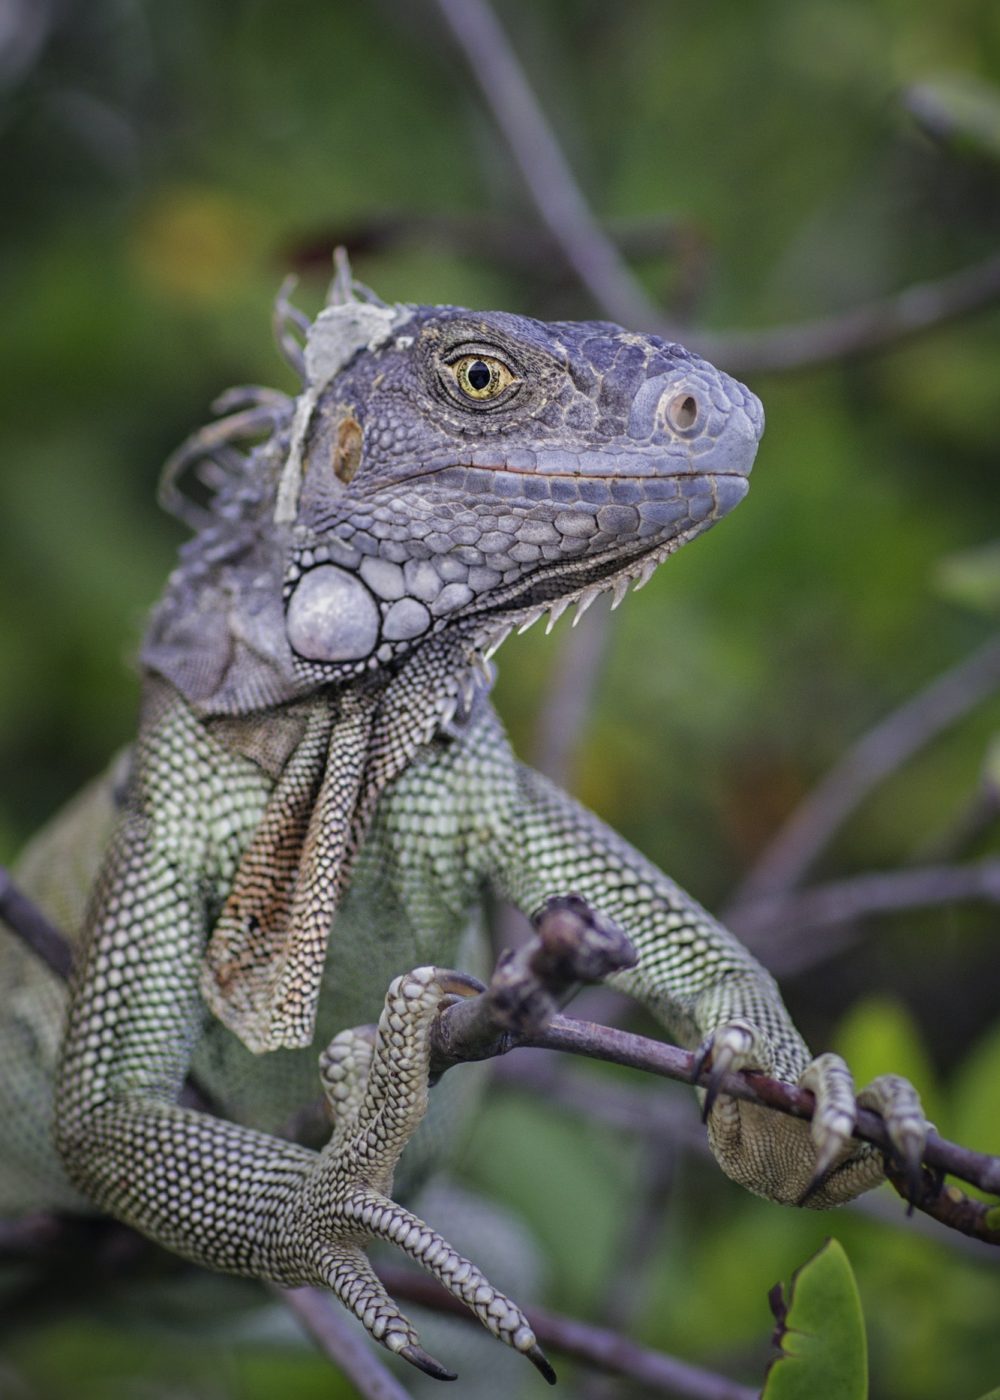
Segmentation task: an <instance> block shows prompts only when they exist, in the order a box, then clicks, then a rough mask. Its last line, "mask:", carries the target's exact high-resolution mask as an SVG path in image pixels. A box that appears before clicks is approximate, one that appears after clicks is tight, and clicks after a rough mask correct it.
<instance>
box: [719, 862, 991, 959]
mask: <svg viewBox="0 0 1000 1400" xmlns="http://www.w3.org/2000/svg"><path fill="white" fill-rule="evenodd" d="M963 900H982V901H984V902H986V903H990V904H1000V859H996V858H991V859H988V860H981V861H976V862H974V863H971V864H969V865H925V866H920V867H917V868H915V869H912V870H908V869H904V870H890V871H885V872H881V871H876V872H875V873H871V874H864V875H854V876H852V877H850V878H849V879H845V880H830V881H828V882H826V883H824V884H821V885H812V886H810V887H809V888H807V889H804V890H790V891H788V892H787V893H784V894H780V893H779V894H772V895H761V896H760V897H759V898H757V899H753V900H749V901H747V902H746V903H743V904H739V905H738V906H737V907H736V908H735V909H733V910H732V911H731V912H730V914H729V916H728V923H729V926H730V927H731V928H732V929H733V931H734V932H735V933H738V934H739V936H740V938H741V939H743V940H744V941H746V942H747V943H748V945H749V946H750V947H751V948H752V949H753V951H754V953H755V954H756V955H757V956H758V957H759V958H760V959H761V961H762V962H764V963H765V964H766V965H767V967H768V968H769V969H770V970H771V971H772V972H781V973H784V974H786V975H787V974H788V973H790V972H796V973H798V972H801V971H803V970H804V969H805V968H807V967H812V966H813V965H814V964H815V963H817V962H820V961H822V960H823V959H824V958H826V957H827V956H829V954H830V953H831V952H832V951H834V950H837V949H839V948H841V947H843V946H844V944H845V943H846V942H850V941H852V940H853V939H854V938H855V937H856V936H857V930H856V929H855V928H853V927H851V925H854V924H855V923H856V922H857V921H858V920H859V919H863V918H865V917H867V916H868V915H871V914H893V913H902V912H904V911H906V910H912V909H932V908H937V907H940V906H941V905H943V904H957V903H959V902H960V901H963ZM833 929H837V930H843V931H844V933H845V937H844V938H843V939H841V938H835V939H833V940H829V939H823V940H822V941H821V940H819V939H806V938H803V936H802V935H803V934H816V933H820V932H821V931H829V930H833Z"/></svg>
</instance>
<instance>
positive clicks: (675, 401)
mask: <svg viewBox="0 0 1000 1400" xmlns="http://www.w3.org/2000/svg"><path fill="white" fill-rule="evenodd" d="M666 414H667V422H668V423H669V424H670V426H671V427H672V428H674V429H676V431H677V432H679V433H684V432H687V430H688V429H689V428H693V427H694V424H695V421H696V420H697V417H698V400H697V399H696V398H695V396H694V395H693V394H675V395H674V397H673V398H672V399H671V400H670V402H669V403H668V404H667V409H666Z"/></svg>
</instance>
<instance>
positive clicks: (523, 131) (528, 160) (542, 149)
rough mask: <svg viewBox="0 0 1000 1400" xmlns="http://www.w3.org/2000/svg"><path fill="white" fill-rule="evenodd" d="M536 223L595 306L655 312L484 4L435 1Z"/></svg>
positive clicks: (648, 315)
mask: <svg viewBox="0 0 1000 1400" xmlns="http://www.w3.org/2000/svg"><path fill="white" fill-rule="evenodd" d="M436 3H437V7H438V10H439V11H440V12H441V15H442V17H443V19H444V21H445V23H446V24H447V26H448V28H449V29H450V31H451V34H452V36H453V38H454V39H455V42H456V43H457V44H458V46H459V47H460V48H461V50H462V52H463V53H464V55H465V58H466V61H467V63H468V65H469V67H470V69H471V70H472V73H473V74H474V76H475V79H476V81H477V83H478V84H479V87H480V90H481V92H482V94H483V97H484V98H485V100H486V102H487V104H488V105H489V107H490V110H491V111H492V113H493V116H494V119H495V121H496V123H497V126H498V127H499V128H500V130H501V132H502V133H503V136H504V139H505V141H506V142H507V145H508V147H509V149H510V151H511V154H512V155H513V157H514V159H515V161H516V162H517V164H518V166H519V167H520V170H521V174H522V176H523V177H524V181H525V184H526V185H527V186H528V189H529V191H530V193H531V197H532V199H533V200H534V202H535V206H536V208H537V209H538V212H539V214H540V215H541V217H542V219H543V221H544V222H545V224H546V225H547V226H548V228H549V230H550V231H551V233H552V235H553V237H554V238H555V239H556V242H557V243H558V245H559V247H560V248H561V249H562V252H563V255H564V256H565V258H566V260H567V262H568V263H569V264H570V266H571V267H573V268H574V269H575V271H576V273H577V276H578V277H579V278H580V281H581V282H582V283H583V285H584V286H585V287H586V288H587V289H588V290H589V292H590V294H591V296H592V297H593V298H594V301H595V303H596V304H597V305H598V306H600V307H601V308H602V309H603V310H604V312H605V314H606V315H608V316H611V317H613V318H614V319H615V320H616V321H621V322H622V324H623V325H626V326H635V327H643V326H644V327H646V328H647V329H652V327H653V326H654V325H655V324H656V322H657V321H658V320H659V319H660V316H659V312H658V311H657V308H656V307H655V306H654V305H653V303H652V302H651V301H650V300H649V298H648V297H647V296H646V294H645V292H644V291H643V290H642V288H641V287H640V285H639V283H638V282H637V281H636V279H635V278H634V277H633V275H632V273H631V272H630V271H629V269H628V267H627V266H626V264H625V262H624V260H623V259H622V256H621V254H620V253H619V251H618V249H617V247H616V246H615V244H614V243H612V241H611V240H610V239H609V238H607V237H606V236H605V234H604V232H603V230H602V229H601V227H600V225H599V224H598V222H597V220H596V219H595V218H594V215H593V213H592V212H591V209H590V206H589V205H588V203H587V201H586V199H585V198H584V196H583V193H582V192H581V190H580V187H579V185H578V184H577V182H576V179H575V178H574V176H573V172H572V170H571V169H570V166H569V162H568V161H567V160H566V157H565V156H564V155H563V152H562V149H561V147H560V145H559V142H558V141H557V140H556V137H555V134H554V132H553V130H552V127H551V126H550V125H549V122H548V120H547V118H546V116H545V113H544V112H543V111H542V107H541V104H540V103H539V101H538V99H537V97H536V96H535V93H534V91H533V89H532V87H531V85H530V83H529V82H528V79H527V77H526V76H525V72H524V69H523V68H522V66H521V64H520V62H519V61H518V58H517V55H516V54H515V53H514V50H513V48H512V47H511V44H510V42H509V40H508V39H507V35H506V34H505V33H504V31H503V29H502V28H501V26H500V24H499V23H498V21H497V18H496V16H495V15H494V13H493V11H492V10H491V9H490V6H489V5H488V4H487V3H486V0H436Z"/></svg>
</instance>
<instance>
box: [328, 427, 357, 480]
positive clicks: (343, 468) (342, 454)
mask: <svg viewBox="0 0 1000 1400" xmlns="http://www.w3.org/2000/svg"><path fill="white" fill-rule="evenodd" d="M361 441H362V432H361V424H360V423H359V422H358V420H357V419H356V418H342V419H341V420H340V426H339V427H338V428H337V442H336V445H335V447H334V449H333V473H334V476H336V477H337V478H338V480H340V481H342V482H343V483H344V485H345V486H346V485H347V484H348V482H350V481H352V480H353V478H354V475H355V473H356V472H357V470H358V467H359V466H360V465H361Z"/></svg>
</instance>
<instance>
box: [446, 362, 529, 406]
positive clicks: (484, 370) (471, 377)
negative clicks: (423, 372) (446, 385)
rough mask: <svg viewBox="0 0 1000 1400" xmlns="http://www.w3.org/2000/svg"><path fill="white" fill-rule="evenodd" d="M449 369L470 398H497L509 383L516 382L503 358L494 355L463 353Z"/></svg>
mask: <svg viewBox="0 0 1000 1400" xmlns="http://www.w3.org/2000/svg"><path fill="white" fill-rule="evenodd" d="M449 369H450V370H451V372H452V374H453V375H454V376H455V379H456V380H457V381H458V387H459V388H460V389H461V391H462V393H463V394H467V395H468V396H469V398H470V399H479V400H480V401H482V400H483V399H495V398H496V396H497V395H498V394H502V393H503V391H504V389H506V388H507V386H508V384H513V383H514V376H513V374H511V372H510V370H509V369H508V368H507V366H506V365H505V364H504V362H503V360H498V359H497V358H496V357H495V356H493V355H463V356H462V358H461V359H460V360H456V361H455V363H454V364H453V365H449Z"/></svg>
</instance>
